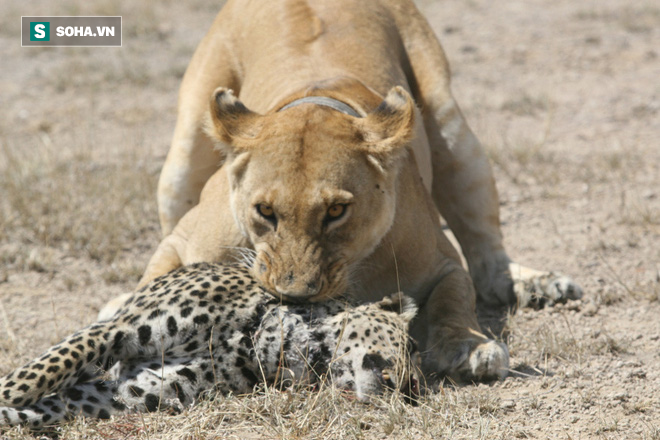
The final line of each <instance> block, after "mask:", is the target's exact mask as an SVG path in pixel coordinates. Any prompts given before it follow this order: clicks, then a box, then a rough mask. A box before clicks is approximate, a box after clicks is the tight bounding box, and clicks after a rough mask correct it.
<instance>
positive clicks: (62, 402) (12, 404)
mask: <svg viewBox="0 0 660 440" xmlns="http://www.w3.org/2000/svg"><path fill="white" fill-rule="evenodd" d="M415 310H416V309H415V306H414V305H413V304H412V300H410V299H409V298H408V297H405V296H399V295H393V296H390V297H387V298H385V299H384V300H382V301H380V302H378V303H372V304H365V305H358V306H352V305H349V304H348V303H347V302H345V301H340V300H333V301H328V302H324V303H320V304H282V303H281V302H280V300H278V299H276V298H274V297H273V296H271V295H269V294H268V293H266V292H265V291H264V290H263V289H262V288H261V287H259V286H258V285H257V283H256V282H255V281H254V280H253V279H252V278H251V276H250V275H249V274H248V272H247V270H246V269H245V268H242V267H239V266H231V265H214V264H206V263H201V264H196V265H192V266H188V267H183V268H180V269H177V270H175V271H173V272H171V273H169V274H166V275H164V276H162V277H159V278H157V279H156V280H154V281H153V282H151V283H150V284H148V285H146V286H145V287H144V288H142V289H140V290H139V291H138V292H136V293H135V294H134V295H133V296H132V297H131V298H130V299H129V300H128V301H127V303H126V304H125V305H124V306H123V307H122V308H121V309H120V310H119V311H118V312H117V313H116V314H115V315H114V316H113V317H112V319H110V320H107V321H101V322H97V323H94V324H92V325H90V326H88V327H86V328H84V329H83V330H81V331H79V332H77V333H74V334H73V335H71V336H69V337H68V338H66V339H65V340H63V341H62V342H60V343H59V344H57V345H55V346H54V347H51V348H50V349H49V350H48V351H46V353H44V354H43V355H42V356H40V357H39V358H37V359H35V360H33V361H32V362H30V363H28V364H27V365H25V366H24V367H22V368H19V369H18V370H16V371H14V372H12V373H10V374H9V375H7V376H6V377H4V378H2V379H0V424H2V423H4V424H11V425H15V424H26V425H29V426H32V427H37V426H42V425H45V424H51V423H55V422H59V421H62V420H64V419H67V418H70V417H73V416H75V415H78V414H82V415H84V416H89V417H98V418H108V417H110V416H111V415H113V414H118V413H123V412H128V411H156V410H160V409H164V408H170V409H175V410H179V409H180V408H181V407H183V406H187V405H190V404H192V403H193V402H194V401H196V400H197V399H199V397H200V396H201V395H202V394H203V393H205V392H221V393H228V392H233V393H248V392H251V391H252V390H253V388H254V386H255V385H256V384H258V383H260V382H263V381H266V382H270V383H273V382H274V381H275V380H276V379H279V380H285V381H287V382H288V383H293V382H302V383H313V382H315V381H317V380H318V379H319V377H321V376H323V375H324V374H326V373H327V375H326V377H328V378H329V379H330V380H331V381H332V382H333V383H334V384H335V385H336V386H339V387H342V388H346V389H351V390H353V391H355V393H356V395H357V396H358V397H359V398H363V399H364V398H368V396H369V395H373V394H378V393H380V392H381V391H382V389H383V388H384V387H390V388H402V389H403V388H405V389H406V390H407V391H409V392H414V391H415V387H416V383H417V382H416V379H415V374H414V373H411V367H412V369H413V370H414V365H412V363H411V361H410V354H411V353H409V351H410V350H411V343H410V340H409V338H408V335H407V328H408V322H409V321H410V319H411V318H412V317H413V316H414V313H415ZM413 345H414V344H413ZM411 385H412V386H411Z"/></svg>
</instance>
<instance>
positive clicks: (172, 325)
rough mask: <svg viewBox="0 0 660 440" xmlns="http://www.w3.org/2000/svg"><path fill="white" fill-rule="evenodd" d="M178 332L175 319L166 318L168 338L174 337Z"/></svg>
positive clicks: (171, 317) (172, 317)
mask: <svg viewBox="0 0 660 440" xmlns="http://www.w3.org/2000/svg"><path fill="white" fill-rule="evenodd" d="M178 331H179V326H178V325H177V324H176V319H174V316H170V317H169V318H167V334H168V335H170V336H175V335H176V334H177V332H178Z"/></svg>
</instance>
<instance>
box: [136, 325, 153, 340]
mask: <svg viewBox="0 0 660 440" xmlns="http://www.w3.org/2000/svg"><path fill="white" fill-rule="evenodd" d="M138 339H139V341H140V345H147V344H148V343H149V341H151V327H149V326H148V325H141V326H140V327H138Z"/></svg>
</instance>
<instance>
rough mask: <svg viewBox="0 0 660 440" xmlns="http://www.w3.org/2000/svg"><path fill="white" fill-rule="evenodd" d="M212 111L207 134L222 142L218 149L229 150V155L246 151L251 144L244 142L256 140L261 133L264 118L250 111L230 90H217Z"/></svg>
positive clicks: (220, 88)
mask: <svg viewBox="0 0 660 440" xmlns="http://www.w3.org/2000/svg"><path fill="white" fill-rule="evenodd" d="M210 110H211V124H210V126H209V127H207V133H208V134H209V136H211V138H213V139H215V140H216V141H219V142H220V144H219V145H218V148H220V149H229V150H230V151H226V152H228V153H237V152H239V151H241V150H245V149H246V146H247V144H249V142H247V143H246V142H242V141H245V140H250V139H254V138H255V137H256V136H257V135H258V134H259V132H260V131H261V127H262V125H263V122H262V118H263V117H262V116H261V115H259V114H258V113H255V112H253V111H251V110H250V109H248V108H247V107H246V106H245V105H244V104H243V103H242V102H241V101H239V100H238V98H236V96H234V92H233V91H232V90H230V89H226V88H224V87H218V88H217V89H215V91H214V92H213V95H212V96H211V102H210ZM237 150H238V151H237Z"/></svg>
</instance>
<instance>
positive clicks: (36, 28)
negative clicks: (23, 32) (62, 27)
mask: <svg viewBox="0 0 660 440" xmlns="http://www.w3.org/2000/svg"><path fill="white" fill-rule="evenodd" d="M30 41H50V22H49V21H31V22H30Z"/></svg>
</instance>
